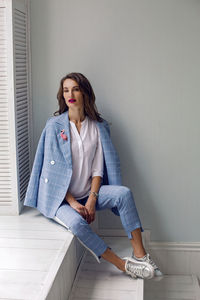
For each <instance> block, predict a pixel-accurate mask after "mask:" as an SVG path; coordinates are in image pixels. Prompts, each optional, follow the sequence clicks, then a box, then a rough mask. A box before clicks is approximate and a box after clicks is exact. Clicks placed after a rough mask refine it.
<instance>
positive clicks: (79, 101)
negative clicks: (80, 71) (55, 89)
mask: <svg viewBox="0 0 200 300" xmlns="http://www.w3.org/2000/svg"><path fill="white" fill-rule="evenodd" d="M63 97H64V98H65V103H66V104H67V106H68V107H69V108H73V107H82V106H83V105H84V102H83V94H82V92H81V91H80V89H79V85H78V83H77V82H76V81H75V80H72V79H69V78H67V79H65V81H64V82H63ZM70 100H71V101H70Z"/></svg>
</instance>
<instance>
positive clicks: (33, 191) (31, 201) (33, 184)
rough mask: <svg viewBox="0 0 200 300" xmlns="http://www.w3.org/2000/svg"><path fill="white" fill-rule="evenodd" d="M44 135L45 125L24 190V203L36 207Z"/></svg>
mask: <svg viewBox="0 0 200 300" xmlns="http://www.w3.org/2000/svg"><path fill="white" fill-rule="evenodd" d="M45 136H46V126H45V128H44V129H43V131H42V133H41V136H40V139H39V142H38V146H37V149H36V153H35V158H34V162H33V166H32V171H31V175H30V179H29V183H28V187H27V190H26V195H25V200H24V205H26V206H31V207H36V206H37V195H38V188H39V180H40V174H41V170H42V166H43V160H44V145H45Z"/></svg>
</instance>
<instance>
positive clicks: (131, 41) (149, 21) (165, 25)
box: [31, 0, 200, 242]
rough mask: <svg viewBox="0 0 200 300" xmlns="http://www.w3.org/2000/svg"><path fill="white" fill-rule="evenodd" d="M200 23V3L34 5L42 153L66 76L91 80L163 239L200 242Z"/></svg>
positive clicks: (149, 220) (93, 0)
mask: <svg viewBox="0 0 200 300" xmlns="http://www.w3.org/2000/svg"><path fill="white" fill-rule="evenodd" d="M199 16H200V1H194V0H188V1H184V0H176V1H174V0H168V1H162V0H152V1H149V0H145V1H141V0H138V1H135V0H125V1H124V0H120V1H119V0H84V1H83V0H68V1H67V0H59V1H53V0H31V47H32V48H31V49H32V72H33V73H32V87H33V117H34V146H35V148H36V145H37V142H38V138H39V135H40V133H41V131H42V128H43V126H44V125H45V122H46V119H47V118H48V117H49V116H50V115H51V114H52V113H53V112H54V111H55V110H56V109H57V99H56V93H57V90H58V85H59V81H60V79H61V77H62V76H63V75H65V74H66V73H68V72H72V71H75V72H81V73H83V74H85V75H86V76H87V77H88V79H89V80H90V82H91V84H92V86H93V88H94V91H95V94H96V98H97V107H98V109H99V112H100V113H101V114H102V115H103V117H104V118H106V119H107V120H108V121H110V122H112V126H111V134H112V140H113V143H114V145H115V146H116V148H117V151H118V153H119V156H120V160H121V167H122V175H123V184H124V185H126V186H128V187H130V188H131V190H132V192H133V194H134V197H135V201H136V205H137V207H138V210H139V214H140V217H141V220H142V223H143V227H144V228H145V229H150V230H151V234H152V239H153V240H155V241H156V240H159V241H172V242H173V241H176V242H178V241H185V242H187V241H199V237H200V234H199V227H200V221H199V212H200V201H199V194H200V184H199V178H200V159H199V153H200V141H199V136H200V134H199V133H200V130H199V128H200V126H199V123H200V122H199V112H200V100H199V98H200V84H199V78H200V56H199V53H200V34H199V33H200V17H199ZM104 216H107V218H105V219H103V218H102V214H101V217H100V226H101V228H112V227H113V226H114V227H115V228H121V224H120V220H119V219H118V218H117V217H116V216H112V217H111V218H110V214H109V213H104ZM108 216H109V218H108Z"/></svg>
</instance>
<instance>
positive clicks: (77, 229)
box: [53, 185, 144, 263]
mask: <svg viewBox="0 0 200 300" xmlns="http://www.w3.org/2000/svg"><path fill="white" fill-rule="evenodd" d="M87 199H88V197H85V198H82V199H79V200H77V201H78V202H79V203H81V204H82V205H85V203H86V201H87ZM113 207H117V209H118V212H119V215H120V219H121V222H122V225H123V227H124V230H125V231H126V233H127V236H128V238H129V239H132V235H131V232H132V231H133V230H135V229H137V228H141V232H143V231H144V230H143V228H142V225H141V222H140V218H139V215H138V212H137V208H136V206H135V201H134V198H133V194H132V192H131V190H130V189H129V188H128V187H126V186H122V185H102V186H101V187H100V189H99V197H98V199H97V201H96V210H97V211H98V210H103V209H111V208H113ZM53 219H54V220H55V221H56V222H58V223H60V224H61V225H63V226H65V227H66V228H67V230H69V231H70V232H72V233H73V234H74V235H75V236H76V237H77V238H78V240H79V242H80V243H81V244H82V245H84V246H85V247H86V249H87V250H89V251H90V252H91V253H92V254H93V255H94V256H95V258H96V259H97V261H98V262H99V263H100V258H101V254H103V253H104V252H105V250H106V249H107V248H110V247H109V246H108V245H107V244H106V243H105V242H104V241H103V240H102V239H101V238H100V237H99V236H98V235H97V234H96V233H95V232H94V231H93V230H92V229H91V227H90V225H89V224H88V223H87V221H86V220H85V219H84V218H83V217H82V216H81V215H80V214H79V213H78V212H77V211H76V210H75V209H73V208H72V207H71V206H70V205H69V204H68V203H67V201H66V200H64V201H63V202H62V203H61V205H60V206H59V208H58V209H57V211H56V215H55V217H54V218H53Z"/></svg>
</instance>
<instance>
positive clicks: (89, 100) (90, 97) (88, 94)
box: [54, 72, 103, 122]
mask: <svg viewBox="0 0 200 300" xmlns="http://www.w3.org/2000/svg"><path fill="white" fill-rule="evenodd" d="M67 78H69V79H72V80H74V81H76V82H77V83H78V85H79V88H80V91H81V92H82V94H83V101H84V102H83V103H84V114H85V115H86V116H88V117H89V118H90V119H92V120H96V121H98V122H103V119H102V118H101V117H100V113H99V112H98V110H97V107H96V104H95V94H94V91H93V89H92V86H91V84H90V82H89V80H88V79H87V78H86V77H85V76H84V75H83V74H81V73H76V72H73V73H69V74H67V75H65V76H64V77H63V78H62V79H61V80H60V86H59V90H58V93H57V99H58V106H59V109H58V110H57V111H55V112H54V116H57V115H60V114H62V113H63V112H65V111H67V110H68V109H69V108H68V106H67V104H66V102H65V99H64V97H63V82H64V81H65V79H67Z"/></svg>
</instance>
